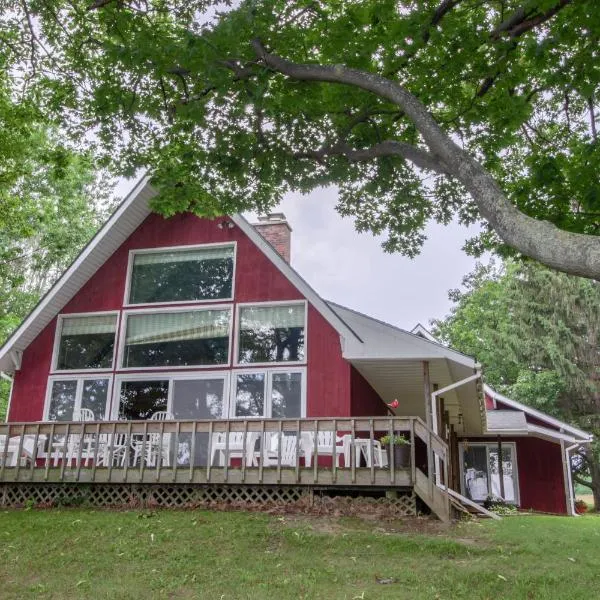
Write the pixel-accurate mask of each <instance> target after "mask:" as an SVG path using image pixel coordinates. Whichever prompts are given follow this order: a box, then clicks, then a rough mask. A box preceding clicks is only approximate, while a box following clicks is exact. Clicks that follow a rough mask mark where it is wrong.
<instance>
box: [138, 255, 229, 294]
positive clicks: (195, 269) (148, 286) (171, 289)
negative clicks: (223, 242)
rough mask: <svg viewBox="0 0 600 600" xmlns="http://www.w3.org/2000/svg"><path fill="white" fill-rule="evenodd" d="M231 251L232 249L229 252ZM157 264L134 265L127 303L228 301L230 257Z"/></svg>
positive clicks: (174, 259)
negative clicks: (224, 299) (226, 299)
mask: <svg viewBox="0 0 600 600" xmlns="http://www.w3.org/2000/svg"><path fill="white" fill-rule="evenodd" d="M231 251H232V252H233V250H231ZM173 254H174V258H173V261H172V262H163V263H158V264H134V267H133V272H132V275H131V292H130V296H129V302H130V303H131V304H148V303H152V302H180V301H186V300H218V299H223V298H231V295H232V282H233V256H232V257H228V258H212V259H202V260H184V261H179V262H178V261H177V260H176V253H173Z"/></svg>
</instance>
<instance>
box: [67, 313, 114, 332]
mask: <svg viewBox="0 0 600 600" xmlns="http://www.w3.org/2000/svg"><path fill="white" fill-rule="evenodd" d="M116 324H117V315H98V316H93V317H68V318H65V319H63V321H62V335H85V334H88V333H114V331H115V327H116Z"/></svg>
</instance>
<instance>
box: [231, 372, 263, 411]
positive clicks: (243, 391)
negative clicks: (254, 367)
mask: <svg viewBox="0 0 600 600" xmlns="http://www.w3.org/2000/svg"><path fill="white" fill-rule="evenodd" d="M264 414H265V374H264V373H251V374H248V375H238V376H237V388H236V395H235V416H236V417H262V416H264Z"/></svg>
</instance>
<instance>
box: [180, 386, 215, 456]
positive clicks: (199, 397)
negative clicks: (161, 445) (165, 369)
mask: <svg viewBox="0 0 600 600" xmlns="http://www.w3.org/2000/svg"><path fill="white" fill-rule="evenodd" d="M223 390H224V380H223V379H222V378H219V379H181V380H176V381H174V382H173V415H174V417H175V418H176V419H197V420H203V419H210V420H212V419H222V418H223ZM209 446H210V444H209V434H208V433H197V434H196V443H195V444H194V465H196V466H203V465H206V464H207V461H208V453H209V451H210V449H209ZM191 455H192V434H190V433H180V434H179V444H178V446H177V464H178V465H189V464H190V460H191Z"/></svg>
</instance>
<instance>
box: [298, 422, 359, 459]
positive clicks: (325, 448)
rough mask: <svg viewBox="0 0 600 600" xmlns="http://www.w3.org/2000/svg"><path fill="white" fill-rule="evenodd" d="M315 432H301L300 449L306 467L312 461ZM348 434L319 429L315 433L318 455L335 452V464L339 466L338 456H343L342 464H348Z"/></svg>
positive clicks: (331, 454) (329, 454)
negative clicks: (337, 433) (341, 434)
mask: <svg viewBox="0 0 600 600" xmlns="http://www.w3.org/2000/svg"><path fill="white" fill-rule="evenodd" d="M314 436H315V434H314V433H312V432H308V434H307V435H305V434H303V442H302V446H303V448H302V450H303V453H304V462H305V465H306V466H307V467H310V465H311V463H312V456H313V454H314V451H315V437H314ZM348 437H349V436H345V435H344V436H339V435H336V434H335V432H334V431H319V432H318V435H317V452H318V455H319V456H331V457H333V456H334V454H335V465H336V467H339V466H340V456H343V457H344V466H349V465H350V445H349V443H348ZM334 440H335V442H334Z"/></svg>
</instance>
